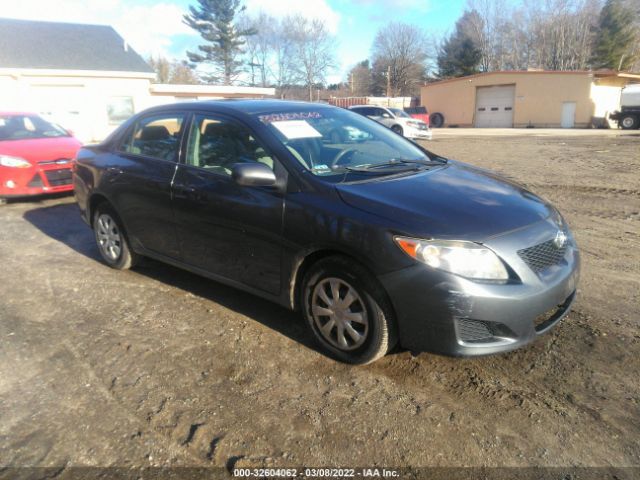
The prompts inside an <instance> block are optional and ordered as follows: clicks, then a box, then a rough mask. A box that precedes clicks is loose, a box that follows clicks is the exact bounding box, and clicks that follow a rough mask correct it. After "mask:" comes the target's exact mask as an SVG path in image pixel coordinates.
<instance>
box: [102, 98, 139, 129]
mask: <svg viewBox="0 0 640 480" xmlns="http://www.w3.org/2000/svg"><path fill="white" fill-rule="evenodd" d="M131 115H133V98H131V97H111V98H109V101H108V103H107V116H108V117H109V125H120V124H121V123H122V122H124V121H125V120H127V119H128V118H129V117H130V116H131Z"/></svg>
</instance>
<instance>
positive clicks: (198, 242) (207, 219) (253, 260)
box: [173, 113, 286, 294]
mask: <svg viewBox="0 0 640 480" xmlns="http://www.w3.org/2000/svg"><path fill="white" fill-rule="evenodd" d="M185 149H186V153H185V155H184V157H185V158H184V163H182V164H181V165H180V166H179V168H178V172H177V174H176V179H175V182H174V186H173V197H174V203H173V205H174V211H175V214H176V220H177V226H178V234H179V238H180V246H181V251H182V257H183V261H184V262H186V263H188V264H190V265H192V266H194V267H197V268H200V269H203V270H205V271H207V272H209V273H211V274H214V275H218V276H221V277H224V278H226V279H229V280H233V281H237V282H240V283H242V284H245V285H248V286H250V287H253V288H256V289H258V290H262V291H265V292H268V293H272V294H278V293H279V292H280V288H281V285H280V272H281V265H280V263H281V259H282V215H283V207H284V195H283V193H282V192H281V191H280V190H279V189H277V188H275V187H247V186H240V185H238V184H237V183H236V182H235V181H234V180H233V179H232V178H231V169H232V167H233V165H234V164H236V163H240V162H262V163H264V164H266V165H267V166H269V167H270V168H273V169H274V170H275V172H276V176H278V177H279V178H285V179H286V172H285V171H284V169H283V168H282V167H281V166H280V164H279V163H278V161H277V160H276V159H275V157H274V156H273V155H270V154H269V152H268V150H267V149H266V148H265V147H264V146H263V144H262V143H261V142H259V140H258V139H257V137H256V136H255V135H254V133H253V132H252V131H251V130H250V129H249V128H248V127H247V126H246V125H244V124H243V123H241V122H240V121H238V120H235V119H232V118H229V117H226V116H222V115H218V114H208V113H197V114H195V115H194V116H193V119H192V121H191V126H190V128H189V133H188V140H187V141H186V147H185Z"/></svg>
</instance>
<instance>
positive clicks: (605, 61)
mask: <svg viewBox="0 0 640 480" xmlns="http://www.w3.org/2000/svg"><path fill="white" fill-rule="evenodd" d="M633 18H634V14H633V11H631V10H630V9H629V8H628V7H626V6H625V5H624V4H623V3H622V2H621V1H620V0H607V2H606V3H605V5H604V7H602V11H601V12H600V19H599V21H598V27H597V28H596V32H595V45H594V49H593V56H592V64H593V67H594V68H611V69H614V70H627V69H628V68H629V67H630V66H631V65H632V64H633V62H634V60H635V58H634V48H633V47H634V42H635V39H636V32H635V30H634V28H635V27H634V23H633Z"/></svg>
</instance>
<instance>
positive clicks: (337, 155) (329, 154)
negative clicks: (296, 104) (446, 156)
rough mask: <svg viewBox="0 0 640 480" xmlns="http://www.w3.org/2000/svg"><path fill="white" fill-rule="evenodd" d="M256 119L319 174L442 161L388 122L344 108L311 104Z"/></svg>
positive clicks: (395, 170)
mask: <svg viewBox="0 0 640 480" xmlns="http://www.w3.org/2000/svg"><path fill="white" fill-rule="evenodd" d="M258 118H259V120H260V121H261V122H262V123H263V124H265V125H267V126H268V128H269V129H270V130H271V131H272V132H273V133H274V134H275V135H276V136H277V137H278V139H279V140H280V141H281V142H282V143H283V144H284V145H285V146H286V147H287V149H288V150H289V152H291V154H292V155H293V156H294V157H295V158H296V159H297V160H298V161H299V162H300V164H302V165H303V166H304V167H305V168H306V169H307V170H309V171H311V172H312V173H313V174H314V175H318V176H323V177H334V178H340V176H342V177H344V174H345V173H353V174H364V173H365V172H366V173H372V174H373V173H375V174H376V175H383V174H392V173H399V172H400V171H401V170H416V169H418V168H420V169H424V168H426V167H427V166H429V165H430V164H431V163H432V162H442V161H443V159H441V158H440V157H436V156H433V157H431V156H429V154H428V153H427V152H426V151H425V150H422V149H421V148H419V147H418V146H417V145H416V144H414V143H412V142H410V141H409V140H406V139H404V138H403V137H401V136H399V135H397V134H396V133H393V132H392V131H391V130H389V129H388V128H386V127H385V126H383V125H381V124H379V123H377V122H375V121H373V120H369V119H368V118H366V117H363V116H362V115H358V114H356V113H354V112H352V111H349V110H344V109H341V108H331V107H329V108H327V107H319V108H318V107H316V108H314V107H313V106H309V107H308V108H303V109H298V110H291V111H286V112H274V113H266V114H260V115H258Z"/></svg>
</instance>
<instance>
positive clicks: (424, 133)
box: [404, 126, 433, 140]
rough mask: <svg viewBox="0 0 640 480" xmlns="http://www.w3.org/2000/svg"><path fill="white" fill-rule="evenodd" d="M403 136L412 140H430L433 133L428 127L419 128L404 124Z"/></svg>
mask: <svg viewBox="0 0 640 480" xmlns="http://www.w3.org/2000/svg"><path fill="white" fill-rule="evenodd" d="M404 136H405V137H407V138H411V139H414V140H431V139H432V137H433V134H432V133H431V129H429V128H427V129H426V130H422V129H420V128H415V127H409V126H406V127H405V128H404Z"/></svg>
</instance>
